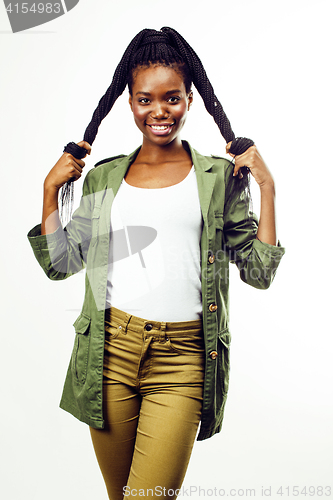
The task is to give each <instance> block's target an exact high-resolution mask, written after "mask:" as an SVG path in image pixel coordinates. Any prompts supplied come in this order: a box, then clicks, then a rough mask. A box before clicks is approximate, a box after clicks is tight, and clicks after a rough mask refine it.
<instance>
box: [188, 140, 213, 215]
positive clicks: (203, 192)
mask: <svg viewBox="0 0 333 500" xmlns="http://www.w3.org/2000/svg"><path fill="white" fill-rule="evenodd" d="M186 144H188V143H186ZM188 147H189V150H190V152H191V156H192V161H193V165H194V169H195V173H196V177H197V184H198V192H199V200H200V206H201V212H202V217H203V220H204V222H205V223H207V214H208V209H209V205H210V202H211V199H212V195H213V190H214V185H215V180H216V175H217V174H213V173H212V172H210V170H211V168H212V166H213V165H214V160H213V159H210V158H208V157H206V156H202V155H201V154H199V153H198V152H197V151H196V150H195V149H193V148H192V147H191V146H190V145H189V144H188Z"/></svg>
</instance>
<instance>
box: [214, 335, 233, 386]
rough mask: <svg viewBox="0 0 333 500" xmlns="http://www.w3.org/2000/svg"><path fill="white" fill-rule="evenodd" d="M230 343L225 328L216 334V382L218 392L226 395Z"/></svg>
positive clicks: (229, 336) (229, 337)
mask: <svg viewBox="0 0 333 500" xmlns="http://www.w3.org/2000/svg"><path fill="white" fill-rule="evenodd" d="M230 342H231V335H230V333H229V329H228V328H226V329H224V330H222V331H221V332H220V333H219V334H218V343H217V352H218V356H217V359H218V373H217V380H218V384H219V385H220V387H219V388H220V390H221V392H222V393H223V394H227V392H228V389H229V371H230Z"/></svg>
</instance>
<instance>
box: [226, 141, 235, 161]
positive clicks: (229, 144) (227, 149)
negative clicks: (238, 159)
mask: <svg viewBox="0 0 333 500" xmlns="http://www.w3.org/2000/svg"><path fill="white" fill-rule="evenodd" d="M231 143H232V141H230V142H228V144H227V145H226V147H225V151H226V153H227V154H228V155H230V156H232V157H233V158H235V155H233V154H232V153H229V151H230V148H231Z"/></svg>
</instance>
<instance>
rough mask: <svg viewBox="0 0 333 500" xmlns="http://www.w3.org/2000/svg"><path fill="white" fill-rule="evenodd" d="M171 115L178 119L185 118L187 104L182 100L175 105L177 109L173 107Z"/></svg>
mask: <svg viewBox="0 0 333 500" xmlns="http://www.w3.org/2000/svg"><path fill="white" fill-rule="evenodd" d="M173 115H174V117H175V118H176V119H177V120H178V121H182V120H185V119H186V116H187V104H186V103H185V102H184V103H182V104H180V105H179V106H177V109H175V111H174V113H173Z"/></svg>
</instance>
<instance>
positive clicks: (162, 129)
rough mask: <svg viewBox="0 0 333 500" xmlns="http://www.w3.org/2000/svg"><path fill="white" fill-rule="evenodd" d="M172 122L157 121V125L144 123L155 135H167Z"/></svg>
mask: <svg viewBox="0 0 333 500" xmlns="http://www.w3.org/2000/svg"><path fill="white" fill-rule="evenodd" d="M174 124H175V122H173V123H159V124H158V125H157V124H149V123H146V125H147V126H148V127H150V129H151V131H152V132H153V134H155V135H168V134H169V133H170V132H171V129H172V127H173V125H174Z"/></svg>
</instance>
